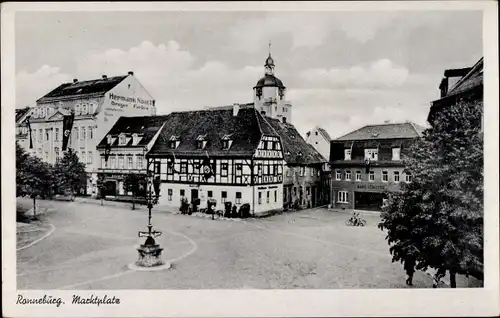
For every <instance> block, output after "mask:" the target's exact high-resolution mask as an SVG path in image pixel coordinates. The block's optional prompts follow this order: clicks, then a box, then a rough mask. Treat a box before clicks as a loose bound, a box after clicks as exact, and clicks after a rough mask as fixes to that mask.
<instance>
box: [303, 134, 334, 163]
mask: <svg viewBox="0 0 500 318" xmlns="http://www.w3.org/2000/svg"><path fill="white" fill-rule="evenodd" d="M305 139H306V142H307V143H308V144H310V145H311V146H313V147H314V149H316V150H317V151H318V152H319V153H320V154H321V155H322V156H323V158H325V159H329V157H330V142H331V141H332V138H330V135H329V134H328V132H327V131H326V130H324V129H323V128H321V127H318V126H316V127H314V128H313V129H312V130H310V131H308V132H307V133H306V138H305Z"/></svg>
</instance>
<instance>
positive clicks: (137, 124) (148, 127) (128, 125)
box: [97, 115, 168, 148]
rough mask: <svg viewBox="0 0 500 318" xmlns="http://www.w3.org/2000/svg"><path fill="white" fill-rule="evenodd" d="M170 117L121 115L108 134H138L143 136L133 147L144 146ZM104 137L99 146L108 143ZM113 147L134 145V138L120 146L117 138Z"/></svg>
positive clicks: (114, 135) (101, 146) (115, 135)
mask: <svg viewBox="0 0 500 318" xmlns="http://www.w3.org/2000/svg"><path fill="white" fill-rule="evenodd" d="M167 118H168V115H166V116H140V117H139V116H138V117H120V118H118V120H117V121H116V123H115V124H114V126H113V127H112V128H111V130H110V131H109V132H108V133H107V134H106V136H107V135H112V136H113V137H117V136H118V135H119V134H121V133H125V134H127V135H128V136H131V135H132V134H134V133H135V134H138V136H139V137H142V138H141V139H140V141H139V143H138V144H137V145H134V146H133V147H144V146H146V145H147V144H149V142H150V141H151V139H153V137H154V136H155V135H156V133H157V132H158V130H159V129H160V128H161V127H162V125H163V123H164V122H165V121H166V119H167ZM106 136H105V137H104V138H103V139H102V140H101V142H100V143H99V145H97V148H103V147H105V146H106V144H107V137H106ZM111 146H112V147H132V140H130V141H129V142H128V143H127V144H126V145H120V146H118V138H116V139H115V141H114V142H113V144H112V145H111Z"/></svg>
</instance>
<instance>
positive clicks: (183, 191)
mask: <svg viewBox="0 0 500 318" xmlns="http://www.w3.org/2000/svg"><path fill="white" fill-rule="evenodd" d="M180 195H181V197H183V196H185V195H186V190H184V189H182V190H181V191H180Z"/></svg>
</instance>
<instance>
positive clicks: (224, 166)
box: [220, 163, 228, 177]
mask: <svg viewBox="0 0 500 318" xmlns="http://www.w3.org/2000/svg"><path fill="white" fill-rule="evenodd" d="M227 166H228V165H227V163H221V165H220V175H221V177H227Z"/></svg>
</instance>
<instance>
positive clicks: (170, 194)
mask: <svg viewBox="0 0 500 318" xmlns="http://www.w3.org/2000/svg"><path fill="white" fill-rule="evenodd" d="M173 193H174V191H173V190H172V189H168V201H172V195H173Z"/></svg>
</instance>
